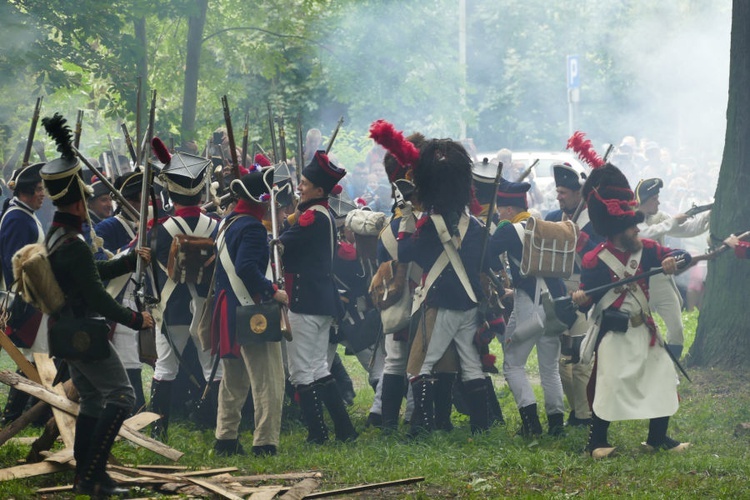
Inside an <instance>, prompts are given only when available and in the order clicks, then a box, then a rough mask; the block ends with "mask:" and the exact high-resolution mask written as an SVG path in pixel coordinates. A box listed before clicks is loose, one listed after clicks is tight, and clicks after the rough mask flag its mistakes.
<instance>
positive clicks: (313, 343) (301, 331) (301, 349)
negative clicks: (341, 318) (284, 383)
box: [286, 311, 333, 385]
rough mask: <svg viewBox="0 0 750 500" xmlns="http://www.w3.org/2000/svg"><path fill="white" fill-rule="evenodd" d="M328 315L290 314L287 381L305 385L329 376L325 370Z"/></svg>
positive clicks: (328, 371) (326, 366)
mask: <svg viewBox="0 0 750 500" xmlns="http://www.w3.org/2000/svg"><path fill="white" fill-rule="evenodd" d="M332 324H333V317H331V316H317V315H312V314H299V313H295V312H292V311H289V325H290V326H291V328H292V332H293V335H294V340H292V341H291V342H288V343H287V345H286V355H287V365H288V367H289V381H290V382H291V383H292V384H293V385H308V384H312V383H313V382H315V381H316V380H320V379H321V378H323V377H327V376H328V375H330V374H331V372H330V370H329V369H328V347H329V342H328V337H329V333H330V329H331V325H332Z"/></svg>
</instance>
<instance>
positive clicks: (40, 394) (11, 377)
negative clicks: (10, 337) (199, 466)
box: [0, 370, 184, 461]
mask: <svg viewBox="0 0 750 500" xmlns="http://www.w3.org/2000/svg"><path fill="white" fill-rule="evenodd" d="M0 382H2V383H4V384H7V385H10V386H14V387H16V388H17V389H18V390H21V391H23V392H25V393H27V394H31V395H32V396H36V397H37V398H38V399H40V400H42V401H46V402H47V403H49V404H50V405H52V406H54V407H56V408H58V409H60V410H63V411H65V412H67V413H70V414H71V415H78V403H74V402H72V401H70V400H69V399H67V398H64V397H62V396H60V395H58V394H55V393H54V392H51V391H48V390H47V389H46V388H45V387H44V386H42V385H40V384H37V383H35V382H33V381H31V380H28V379H25V378H23V377H21V376H19V375H17V374H16V373H13V372H10V371H8V370H4V371H0ZM119 435H120V436H122V437H123V438H125V439H127V440H128V441H131V442H133V443H135V444H137V445H139V446H142V447H144V448H146V449H148V450H150V451H153V452H154V453H156V454H158V455H162V456H164V457H167V458H169V459H170V460H175V461H176V460H179V459H180V457H182V455H184V453H182V452H181V451H178V450H175V449H174V448H170V447H169V446H167V445H165V444H164V443H160V442H159V441H156V440H155V439H151V438H149V437H146V436H144V435H143V434H140V433H138V432H136V431H134V430H133V429H131V428H130V427H128V425H126V424H123V426H122V427H121V428H120V432H119Z"/></svg>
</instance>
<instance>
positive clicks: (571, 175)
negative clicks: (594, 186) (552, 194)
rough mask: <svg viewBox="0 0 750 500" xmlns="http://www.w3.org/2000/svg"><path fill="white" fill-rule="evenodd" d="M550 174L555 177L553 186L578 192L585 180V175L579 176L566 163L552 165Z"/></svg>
mask: <svg viewBox="0 0 750 500" xmlns="http://www.w3.org/2000/svg"><path fill="white" fill-rule="evenodd" d="M552 174H553V175H554V176H555V186H557V187H564V188H568V189H570V190H572V191H578V190H580V189H581V186H583V183H584V182H585V180H586V174H579V173H578V172H576V170H575V169H574V168H573V167H571V166H570V165H568V164H567V163H559V164H557V165H552Z"/></svg>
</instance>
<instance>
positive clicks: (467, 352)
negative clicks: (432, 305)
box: [419, 308, 484, 382]
mask: <svg viewBox="0 0 750 500" xmlns="http://www.w3.org/2000/svg"><path fill="white" fill-rule="evenodd" d="M476 332H477V309H476V308H474V309H469V310H468V311H454V310H451V309H438V311H437V317H436V318H435V326H434V328H433V329H432V336H431V337H430V343H429V345H428V346H427V353H426V354H425V358H424V362H423V363H422V368H421V369H420V370H419V375H429V374H431V373H432V368H433V366H435V363H437V362H438V361H440V358H442V357H443V354H444V353H445V351H446V350H447V349H448V346H449V345H450V343H451V341H453V342H454V343H455V345H456V351H457V352H458V360H459V363H460V364H461V380H463V381H464V382H466V381H468V380H474V379H478V378H484V373H483V372H482V363H481V361H480V359H479V351H478V350H477V347H476V346H475V345H474V334H475V333H476Z"/></svg>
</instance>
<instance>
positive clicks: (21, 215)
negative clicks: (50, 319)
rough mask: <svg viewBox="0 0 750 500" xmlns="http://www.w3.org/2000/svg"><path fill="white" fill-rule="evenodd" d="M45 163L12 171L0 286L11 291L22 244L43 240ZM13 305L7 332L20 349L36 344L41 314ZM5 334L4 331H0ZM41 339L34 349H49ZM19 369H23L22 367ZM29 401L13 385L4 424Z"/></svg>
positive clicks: (0, 225) (1, 229) (0, 235)
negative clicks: (38, 214)
mask: <svg viewBox="0 0 750 500" xmlns="http://www.w3.org/2000/svg"><path fill="white" fill-rule="evenodd" d="M42 166H44V163H36V164H34V165H31V166H28V167H21V168H19V169H17V170H15V171H14V172H13V175H12V176H11V179H10V181H8V187H9V188H10V189H12V190H13V198H10V199H6V200H5V203H4V206H3V213H2V217H1V218H0V259H1V260H2V271H3V276H2V283H0V289H2V290H9V289H10V286H11V284H12V283H13V265H12V264H11V261H12V259H13V255H14V254H15V253H16V252H17V251H18V250H20V249H21V248H22V247H24V246H26V245H28V244H30V243H41V242H43V241H44V230H43V229H42V225H41V223H40V222H39V219H37V217H36V215H35V214H34V212H36V211H37V210H39V208H40V207H41V206H42V202H43V201H44V187H43V186H42V178H41V177H40V175H39V171H40V170H41V168H42ZM16 302H17V303H16V304H14V306H16V309H15V310H14V311H13V316H15V317H14V318H12V319H11V321H10V324H9V325H8V327H7V328H6V332H5V333H6V334H7V335H8V336H9V337H10V338H11V340H13V343H15V344H16V345H17V346H18V347H20V348H22V349H23V348H29V349H31V348H32V347H34V344H35V342H36V341H37V336H38V335H37V333H38V331H39V327H40V326H42V325H41V321H42V313H41V312H39V311H37V310H36V309H35V308H33V307H32V306H30V305H29V304H26V303H25V302H23V301H21V300H19V301H16ZM0 335H3V333H0ZM39 337H40V338H39V342H44V346H42V345H39V343H38V342H37V345H36V346H35V347H34V348H39V349H41V350H46V339H45V338H43V337H45V336H44V335H41V336H39ZM23 351H24V354H25V355H26V356H27V357H28V358H31V351H30V350H27V349H23ZM19 371H20V370H19ZM28 400H29V396H28V394H26V393H25V392H21V391H19V390H17V389H15V388H14V387H11V388H10V391H9V393H8V400H7V402H6V404H5V409H4V410H3V417H2V424H3V425H7V424H9V423H10V422H12V421H13V420H15V419H17V418H18V417H20V416H21V414H22V413H23V409H24V407H25V406H26V403H27V402H28Z"/></svg>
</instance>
